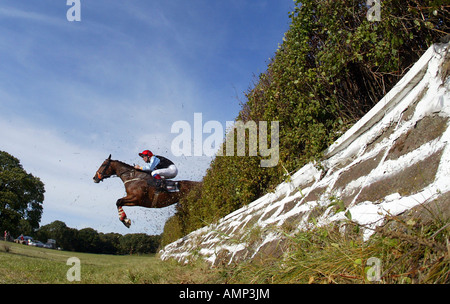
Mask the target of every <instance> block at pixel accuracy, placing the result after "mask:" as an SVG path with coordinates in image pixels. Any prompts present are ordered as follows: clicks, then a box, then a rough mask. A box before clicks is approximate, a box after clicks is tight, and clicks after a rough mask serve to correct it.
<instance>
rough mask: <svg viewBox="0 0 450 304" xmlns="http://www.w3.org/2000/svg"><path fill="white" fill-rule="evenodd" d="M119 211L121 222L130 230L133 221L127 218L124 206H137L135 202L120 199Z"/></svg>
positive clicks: (118, 203) (117, 203) (128, 199)
mask: <svg viewBox="0 0 450 304" xmlns="http://www.w3.org/2000/svg"><path fill="white" fill-rule="evenodd" d="M116 206H117V211H118V212H119V220H120V221H121V222H122V223H123V224H124V225H125V227H127V228H130V226H131V220H130V219H129V218H127V215H126V213H125V211H123V208H122V207H123V206H135V204H134V202H133V201H132V200H131V199H130V198H127V197H124V198H120V199H118V200H117V202H116Z"/></svg>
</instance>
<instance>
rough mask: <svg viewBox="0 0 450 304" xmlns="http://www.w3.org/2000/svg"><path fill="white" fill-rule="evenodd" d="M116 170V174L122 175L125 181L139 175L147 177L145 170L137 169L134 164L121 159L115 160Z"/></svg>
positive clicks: (121, 177)
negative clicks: (123, 161)
mask: <svg viewBox="0 0 450 304" xmlns="http://www.w3.org/2000/svg"><path fill="white" fill-rule="evenodd" d="M114 170H115V171H116V175H117V176H118V177H120V179H121V180H122V181H123V182H126V181H129V180H131V179H133V178H137V177H142V176H143V177H147V174H145V173H144V172H139V171H136V170H135V169H134V167H133V166H130V165H127V164H125V163H122V162H119V161H114ZM141 173H142V174H141Z"/></svg>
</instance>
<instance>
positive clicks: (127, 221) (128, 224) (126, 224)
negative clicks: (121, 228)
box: [122, 218, 131, 228]
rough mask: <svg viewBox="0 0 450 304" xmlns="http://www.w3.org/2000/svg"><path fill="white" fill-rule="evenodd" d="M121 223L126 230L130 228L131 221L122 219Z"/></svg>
mask: <svg viewBox="0 0 450 304" xmlns="http://www.w3.org/2000/svg"><path fill="white" fill-rule="evenodd" d="M122 223H123V224H124V225H125V227H127V228H130V226H131V220H130V219H128V218H127V219H124V220H123V221H122Z"/></svg>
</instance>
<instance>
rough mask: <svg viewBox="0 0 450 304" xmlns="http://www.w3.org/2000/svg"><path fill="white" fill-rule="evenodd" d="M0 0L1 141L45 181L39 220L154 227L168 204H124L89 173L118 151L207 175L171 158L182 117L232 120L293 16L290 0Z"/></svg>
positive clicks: (190, 162) (102, 227)
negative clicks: (77, 9)
mask: <svg viewBox="0 0 450 304" xmlns="http://www.w3.org/2000/svg"><path fill="white" fill-rule="evenodd" d="M80 3H81V22H76V21H75V22H69V21H68V20H67V18H66V13H67V10H68V9H69V8H70V7H69V6H67V4H66V0H40V1H33V0H1V1H0V150H3V151H7V152H8V153H11V154H12V155H14V156H16V157H17V158H19V159H20V161H21V163H22V165H23V166H24V168H25V170H27V171H28V172H30V173H32V174H33V175H35V176H38V177H40V178H41V179H42V181H43V182H44V184H45V186H46V196H45V201H44V213H43V217H42V221H41V225H45V224H48V223H50V222H52V221H54V220H61V221H64V222H65V223H66V224H67V225H68V226H70V227H74V228H77V229H81V228H84V227H92V228H94V229H96V230H98V231H101V232H118V233H123V234H125V233H138V232H144V233H148V234H159V233H161V232H162V229H163V226H164V222H165V220H166V219H167V217H169V216H171V215H172V214H173V212H174V208H173V207H169V208H164V209H159V210H156V209H144V208H139V207H129V208H124V209H125V211H126V212H127V214H128V216H129V218H130V219H131V220H132V221H133V224H132V227H131V228H130V229H127V228H125V227H124V226H123V225H122V223H120V222H119V221H118V215H117V209H116V206H115V202H116V200H117V199H118V198H120V197H122V196H124V194H125V193H124V187H123V184H122V182H121V181H120V180H119V179H118V178H112V179H109V180H106V181H105V182H104V183H101V184H94V183H93V182H92V177H93V176H94V173H95V171H96V170H97V168H98V167H99V166H100V164H101V163H102V162H103V160H104V159H105V158H106V157H108V155H109V154H112V158H113V159H118V160H121V161H124V162H127V163H129V164H132V163H142V161H141V159H140V158H139V157H138V155H137V154H138V153H139V152H141V151H142V150H145V149H150V150H152V151H153V152H154V153H155V154H161V155H166V156H168V157H169V158H172V160H173V161H174V162H175V163H176V165H177V166H178V168H179V175H178V177H177V178H178V179H193V180H201V178H202V176H203V175H204V173H205V171H206V169H207V168H208V165H209V162H210V160H211V158H208V157H206V156H204V157H183V156H181V157H173V155H171V151H170V145H171V141H172V140H173V138H175V137H176V136H177V134H172V133H171V132H170V131H171V126H172V124H173V123H174V122H176V121H178V120H185V121H188V122H190V123H192V122H193V118H194V113H196V112H200V113H202V114H203V120H204V122H206V121H208V120H217V121H220V122H222V123H223V125H224V126H225V122H226V121H232V120H234V119H235V118H236V116H237V115H238V112H239V110H240V105H239V102H240V101H244V100H245V96H244V92H245V91H247V90H248V89H249V88H250V86H251V84H252V82H253V80H254V76H255V75H258V74H259V73H262V72H264V71H265V70H266V68H267V63H268V61H269V58H271V57H273V55H274V53H275V51H276V49H277V47H278V44H280V43H281V42H282V39H283V35H284V33H285V32H286V31H287V29H288V27H289V17H288V14H289V12H290V11H292V10H293V8H294V2H293V0H228V1H219V0H191V1H173V0H167V1H153V0H128V1H119V0H108V1H106V0H95V1H94V0H81V1H80Z"/></svg>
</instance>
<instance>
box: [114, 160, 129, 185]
mask: <svg viewBox="0 0 450 304" xmlns="http://www.w3.org/2000/svg"><path fill="white" fill-rule="evenodd" d="M111 164H113V168H114V171H116V175H117V176H118V177H120V178H121V179H122V180H124V178H125V180H126V179H127V176H128V174H125V173H126V172H127V171H130V173H131V172H132V171H133V167H132V166H130V165H127V164H124V163H122V162H119V161H113V162H111ZM124 175H126V176H124Z"/></svg>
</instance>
